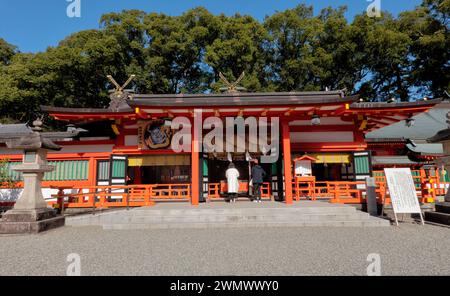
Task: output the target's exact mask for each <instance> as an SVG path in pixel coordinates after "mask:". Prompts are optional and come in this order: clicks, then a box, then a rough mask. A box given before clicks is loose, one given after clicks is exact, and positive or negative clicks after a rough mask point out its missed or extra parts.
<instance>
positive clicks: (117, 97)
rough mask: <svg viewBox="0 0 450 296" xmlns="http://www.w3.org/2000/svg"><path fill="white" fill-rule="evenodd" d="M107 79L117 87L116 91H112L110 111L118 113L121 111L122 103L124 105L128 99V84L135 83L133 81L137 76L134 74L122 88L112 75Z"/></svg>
mask: <svg viewBox="0 0 450 296" xmlns="http://www.w3.org/2000/svg"><path fill="white" fill-rule="evenodd" d="M106 77H107V78H108V79H109V81H111V83H112V84H113V85H114V86H115V89H114V90H112V93H111V95H110V96H109V97H110V100H111V101H110V103H109V109H111V110H113V111H116V112H117V111H119V108H120V106H121V105H122V103H124V102H125V100H126V99H127V97H128V93H127V92H126V91H125V87H127V86H128V84H130V83H131V81H133V79H134V78H136V75H134V74H133V75H130V77H129V78H128V80H127V81H126V82H125V83H124V84H123V85H122V86H120V84H118V83H117V81H116V80H115V79H114V78H113V77H112V76H111V75H107V76H106Z"/></svg>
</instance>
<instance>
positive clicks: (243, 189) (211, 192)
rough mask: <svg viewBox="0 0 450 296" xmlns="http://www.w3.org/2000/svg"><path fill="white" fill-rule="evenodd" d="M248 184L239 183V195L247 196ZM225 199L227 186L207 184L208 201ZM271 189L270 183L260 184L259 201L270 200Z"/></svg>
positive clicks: (222, 183) (224, 184)
mask: <svg viewBox="0 0 450 296" xmlns="http://www.w3.org/2000/svg"><path fill="white" fill-rule="evenodd" d="M248 192H249V188H248V182H240V183H239V193H240V194H248ZM226 197H227V184H226V183H225V182H221V183H209V184H208V199H209V200H218V199H222V198H226ZM271 198H272V189H271V187H270V183H269V182H266V183H263V184H261V199H271Z"/></svg>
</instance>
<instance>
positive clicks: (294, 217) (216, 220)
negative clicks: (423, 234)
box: [66, 201, 390, 230]
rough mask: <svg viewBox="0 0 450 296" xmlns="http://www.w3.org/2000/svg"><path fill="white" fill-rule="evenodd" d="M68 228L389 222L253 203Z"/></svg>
mask: <svg viewBox="0 0 450 296" xmlns="http://www.w3.org/2000/svg"><path fill="white" fill-rule="evenodd" d="M66 225H68V226H92V225H97V226H102V227H103V229H105V230H126V229H169V228H223V227H234V228H236V227H308V226H309V227H312V226H315V227H321V226H322V227H382V226H390V222H389V221H388V220H384V219H380V218H375V217H371V216H369V215H368V214H367V213H364V212H361V211H358V210H356V209H355V208H354V207H351V206H345V205H333V204H329V203H325V202H306V201H305V202H300V203H296V204H294V205H292V206H286V205H284V204H281V203H273V202H267V203H262V204H253V203H249V202H242V203H240V202H238V203H236V204H226V203H218V202H215V203H214V202H213V203H209V204H204V205H200V206H199V207H196V208H195V207H192V206H191V205H188V204H159V205H156V206H154V207H146V208H137V209H132V210H129V211H127V210H120V211H113V212H105V213H100V214H96V215H83V216H74V217H68V218H67V220H66Z"/></svg>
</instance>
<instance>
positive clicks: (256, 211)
mask: <svg viewBox="0 0 450 296" xmlns="http://www.w3.org/2000/svg"><path fill="white" fill-rule="evenodd" d="M128 212H130V211H128ZM132 212H133V215H135V216H141V215H142V216H148V215H152V216H168V215H173V216H179V215H183V216H184V215H194V216H196V215H199V214H201V215H220V214H236V215H242V214H259V213H277V214H278V213H279V214H286V213H289V214H299V215H300V214H314V213H319V214H320V213H346V214H351V213H357V210H356V209H355V208H354V207H350V206H349V207H317V208H314V207H308V208H260V209H258V208H238V209H232V208H230V209H174V210H152V209H146V210H142V209H135V210H132ZM126 213H127V212H121V213H118V215H120V214H126Z"/></svg>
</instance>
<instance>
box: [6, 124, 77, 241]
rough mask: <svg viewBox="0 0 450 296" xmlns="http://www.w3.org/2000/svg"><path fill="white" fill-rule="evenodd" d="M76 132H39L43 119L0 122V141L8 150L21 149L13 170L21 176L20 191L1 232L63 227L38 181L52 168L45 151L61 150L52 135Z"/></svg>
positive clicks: (62, 136) (29, 231) (61, 136)
mask: <svg viewBox="0 0 450 296" xmlns="http://www.w3.org/2000/svg"><path fill="white" fill-rule="evenodd" d="M75 134H78V131H75V132H70V133H64V132H63V133H42V121H40V120H36V121H34V122H33V127H32V128H30V127H29V126H27V125H25V124H12V125H0V142H4V143H6V146H7V147H8V148H11V149H21V150H23V163H22V164H20V165H17V166H15V167H14V168H13V170H15V171H17V172H21V173H22V175H23V186H24V187H23V192H22V194H21V196H20V197H19V199H18V201H17V202H16V203H15V205H14V208H13V209H12V210H9V211H8V212H6V213H5V214H4V215H3V217H2V219H1V220H0V233H11V234H13V233H38V232H41V231H45V230H48V229H51V228H55V227H59V226H63V225H64V223H65V219H64V217H63V216H57V213H56V211H55V210H54V209H52V208H49V207H48V206H47V203H46V202H45V200H44V197H43V195H42V188H41V183H42V179H43V178H44V174H45V173H46V172H51V171H53V170H54V169H55V168H54V167H53V166H50V165H48V164H47V151H48V150H61V147H60V146H58V145H56V144H55V143H54V142H53V141H52V140H51V138H64V137H67V136H73V135H75Z"/></svg>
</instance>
